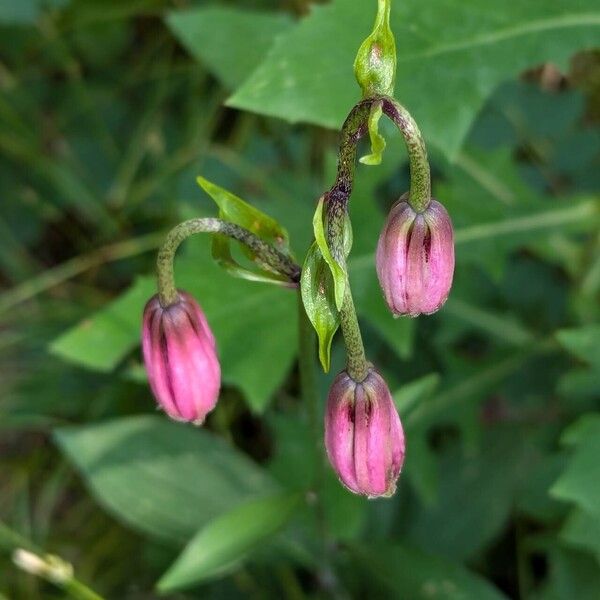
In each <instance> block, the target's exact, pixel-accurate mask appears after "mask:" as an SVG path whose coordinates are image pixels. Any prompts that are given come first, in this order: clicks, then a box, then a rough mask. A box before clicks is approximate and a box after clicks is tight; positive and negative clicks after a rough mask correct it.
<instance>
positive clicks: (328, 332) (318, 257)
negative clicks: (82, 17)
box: [300, 242, 340, 373]
mask: <svg viewBox="0 0 600 600" xmlns="http://www.w3.org/2000/svg"><path fill="white" fill-rule="evenodd" d="M300 291H301V292H302V302H303V303H304V309H305V310H306V314H307V316H308V318H309V320H310V322H311V323H312V326H313V327H314V328H315V331H316V332H317V337H318V340H319V360H320V361H321V365H322V366H323V370H324V371H325V372H326V373H327V372H328V371H329V365H330V362H331V342H332V340H333V336H334V335H335V332H336V331H337V329H338V327H339V325H340V314H339V311H338V309H337V307H336V305H335V299H334V297H333V295H334V285H333V277H332V275H331V270H330V268H329V266H328V264H327V263H326V262H325V259H324V258H323V255H322V254H321V251H320V250H319V246H318V245H317V242H313V244H312V246H311V247H310V248H309V250H308V253H307V254H306V260H305V261H304V266H303V267H302V277H301V279H300Z"/></svg>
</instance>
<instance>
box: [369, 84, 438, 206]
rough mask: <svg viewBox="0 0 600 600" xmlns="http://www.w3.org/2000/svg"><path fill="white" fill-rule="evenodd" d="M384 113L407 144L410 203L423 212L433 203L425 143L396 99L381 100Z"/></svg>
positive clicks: (384, 97) (387, 97) (415, 125)
mask: <svg viewBox="0 0 600 600" xmlns="http://www.w3.org/2000/svg"><path fill="white" fill-rule="evenodd" d="M381 101H382V108H383V112H384V113H385V114H386V115H387V116H388V117H389V118H390V119H391V120H392V121H393V122H394V123H395V124H396V126H397V127H398V129H399V130H400V132H401V133H402V136H403V137H404V143H405V144H406V150H407V152H408V161H409V165H410V192H409V196H408V201H409V203H410V205H411V206H412V207H413V208H414V209H415V210H416V211H417V212H423V211H424V210H425V209H426V208H427V207H428V206H429V203H430V201H431V173H430V170H429V160H428V159H427V149H426V148H425V141H424V140H423V136H422V135H421V132H420V130H419V127H418V126H417V124H416V122H415V120H414V119H413V118H412V116H411V114H410V113H409V112H408V111H407V110H406V108H404V106H402V104H400V102H398V101H397V100H396V99H395V98H391V97H389V96H383V97H382V98H381Z"/></svg>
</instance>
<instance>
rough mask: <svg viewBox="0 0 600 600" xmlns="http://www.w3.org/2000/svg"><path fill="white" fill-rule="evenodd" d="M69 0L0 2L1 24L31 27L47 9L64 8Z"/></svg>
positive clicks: (5, 0) (3, 0) (0, 0)
mask: <svg viewBox="0 0 600 600" xmlns="http://www.w3.org/2000/svg"><path fill="white" fill-rule="evenodd" d="M68 2H69V0H19V2H15V0H0V23H1V24H5V25H29V24H31V23H34V22H35V20H36V19H37V18H38V16H39V15H40V13H41V12H42V10H43V9H44V8H45V7H49V8H62V7H63V6H65V5H66V4H67V3H68Z"/></svg>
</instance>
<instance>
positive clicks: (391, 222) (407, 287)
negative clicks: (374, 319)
mask: <svg viewBox="0 0 600 600" xmlns="http://www.w3.org/2000/svg"><path fill="white" fill-rule="evenodd" d="M407 197H408V196H407V195H406V194H405V195H404V196H402V197H401V198H400V200H398V201H397V202H396V203H395V204H394V206H392V209H391V210H390V214H389V215H388V218H387V221H386V223H385V226H384V228H383V231H382V232H381V235H380V236H379V243H378V244H377V275H378V277H379V284H380V285H381V288H382V290H383V295H384V296H385V300H386V302H387V304H388V306H389V307H390V310H391V311H392V312H393V313H394V315H396V316H398V315H410V316H411V317H416V316H417V315H419V314H421V313H424V314H431V313H433V312H435V311H436V310H438V309H439V308H440V307H441V306H442V305H443V304H444V302H445V301H446V298H447V297H448V294H449V293H450V287H451V286H452V275H453V273H454V233H453V230H452V222H451V221H450V217H449V215H448V212H447V211H446V209H445V208H444V207H443V206H442V205H441V204H440V203H439V202H438V201H437V200H434V199H432V200H431V203H430V204H429V206H428V207H427V208H426V209H425V210H424V211H423V212H421V213H417V212H415V210H414V209H413V208H412V206H411V205H410V204H409V203H408V201H407Z"/></svg>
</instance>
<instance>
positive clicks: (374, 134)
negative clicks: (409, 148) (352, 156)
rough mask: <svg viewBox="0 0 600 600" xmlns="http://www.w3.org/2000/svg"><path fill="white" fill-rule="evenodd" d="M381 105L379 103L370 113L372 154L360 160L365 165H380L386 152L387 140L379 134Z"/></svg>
mask: <svg viewBox="0 0 600 600" xmlns="http://www.w3.org/2000/svg"><path fill="white" fill-rule="evenodd" d="M382 114H383V113H382V109H381V103H380V102H378V103H377V104H375V105H374V106H373V107H372V108H371V112H370V113H369V138H370V140H371V154H366V155H365V156H361V157H360V158H359V162H361V163H362V164H363V165H379V164H381V159H382V158H383V151H384V150H385V138H384V137H383V136H382V135H381V134H380V133H379V119H381V115H382Z"/></svg>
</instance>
